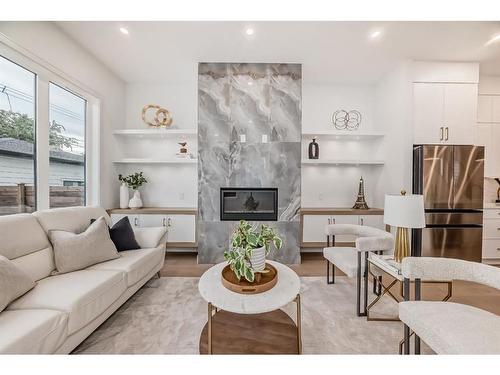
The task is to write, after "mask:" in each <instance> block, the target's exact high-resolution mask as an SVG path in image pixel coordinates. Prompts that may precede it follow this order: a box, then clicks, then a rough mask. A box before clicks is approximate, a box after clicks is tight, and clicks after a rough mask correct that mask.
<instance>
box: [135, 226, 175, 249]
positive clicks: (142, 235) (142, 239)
mask: <svg viewBox="0 0 500 375" xmlns="http://www.w3.org/2000/svg"><path fill="white" fill-rule="evenodd" d="M132 229H133V230H134V234H135V239H136V241H137V242H138V243H139V245H140V247H142V248H143V249H148V248H153V247H157V246H158V245H160V242H163V243H165V242H166V239H165V240H163V241H162V239H164V237H165V234H166V233H167V227H142V228H141V227H133V228H132Z"/></svg>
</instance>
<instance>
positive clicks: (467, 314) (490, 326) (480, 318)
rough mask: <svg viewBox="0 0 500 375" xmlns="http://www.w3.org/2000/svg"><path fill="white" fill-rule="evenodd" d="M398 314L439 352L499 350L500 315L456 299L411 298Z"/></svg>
mask: <svg viewBox="0 0 500 375" xmlns="http://www.w3.org/2000/svg"><path fill="white" fill-rule="evenodd" d="M399 318H400V319H401V321H402V322H404V323H405V324H406V325H408V326H409V327H410V329H412V330H413V331H415V333H416V334H417V335H418V336H420V338H421V339H422V340H423V341H424V342H425V343H426V344H427V345H429V346H430V347H431V348H432V350H434V351H435V352H436V353H438V354H500V316H498V315H495V314H492V313H490V312H488V311H485V310H481V309H478V308H476V307H472V306H468V305H462V304H459V303H453V302H431V301H408V302H401V303H400V304H399Z"/></svg>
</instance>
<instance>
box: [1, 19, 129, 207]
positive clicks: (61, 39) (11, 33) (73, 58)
mask: <svg viewBox="0 0 500 375" xmlns="http://www.w3.org/2000/svg"><path fill="white" fill-rule="evenodd" d="M0 33H2V34H4V35H5V36H7V37H8V38H9V39H10V40H11V41H13V42H14V43H16V44H17V45H19V46H20V47H22V48H24V49H26V50H28V51H29V52H30V53H31V54H34V55H36V57H38V58H39V59H41V60H43V61H45V62H46V63H47V64H50V65H52V66H54V67H55V68H57V69H58V70H60V71H62V72H64V73H65V74H66V75H68V76H69V77H71V78H72V81H73V83H74V84H75V85H77V86H78V85H79V83H81V84H82V85H84V86H85V87H83V89H86V88H90V89H91V90H92V92H91V93H92V94H94V95H96V96H98V98H99V99H101V112H100V113H101V118H100V123H101V130H100V135H101V145H100V150H101V163H100V201H101V205H102V206H104V207H113V206H117V204H118V186H119V184H118V180H117V178H116V176H117V173H116V170H115V168H114V167H113V164H112V163H111V162H110V160H112V159H113V157H114V155H115V152H116V151H115V148H116V143H115V140H114V138H113V135H112V131H113V129H117V128H122V127H124V122H125V121H124V120H125V111H124V107H125V84H124V82H123V81H122V80H121V79H120V78H118V77H117V76H116V75H115V74H114V73H113V72H111V71H110V70H108V69H107V68H106V67H105V66H104V65H103V64H101V63H100V62H99V61H98V60H97V59H96V58H95V57H93V56H92V55H91V54H90V53H89V52H87V51H86V50H85V49H83V48H82V47H81V46H80V45H79V44H77V43H76V42H75V41H74V40H72V39H71V38H69V37H68V36H67V35H66V34H64V33H63V32H62V31H61V30H60V29H59V28H58V27H57V26H55V25H54V24H52V23H50V22H0Z"/></svg>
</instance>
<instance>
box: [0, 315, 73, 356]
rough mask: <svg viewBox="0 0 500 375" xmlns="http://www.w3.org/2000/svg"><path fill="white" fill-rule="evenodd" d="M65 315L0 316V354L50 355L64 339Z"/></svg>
mask: <svg viewBox="0 0 500 375" xmlns="http://www.w3.org/2000/svg"><path fill="white" fill-rule="evenodd" d="M67 322H68V314H66V313H62V312H60V311H54V310H18V311H3V312H2V313H0V353H1V354H51V353H53V352H54V351H55V350H56V349H57V348H58V347H59V346H60V345H61V344H62V343H63V342H64V340H65V339H66V337H67Z"/></svg>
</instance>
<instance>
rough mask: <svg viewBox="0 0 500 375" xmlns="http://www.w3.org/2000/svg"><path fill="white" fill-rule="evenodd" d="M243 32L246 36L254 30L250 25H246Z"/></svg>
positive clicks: (253, 32) (250, 34)
mask: <svg viewBox="0 0 500 375" xmlns="http://www.w3.org/2000/svg"><path fill="white" fill-rule="evenodd" d="M245 34H246V35H248V36H252V35H253V34H255V30H254V29H253V28H252V27H247V28H246V29H245Z"/></svg>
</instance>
